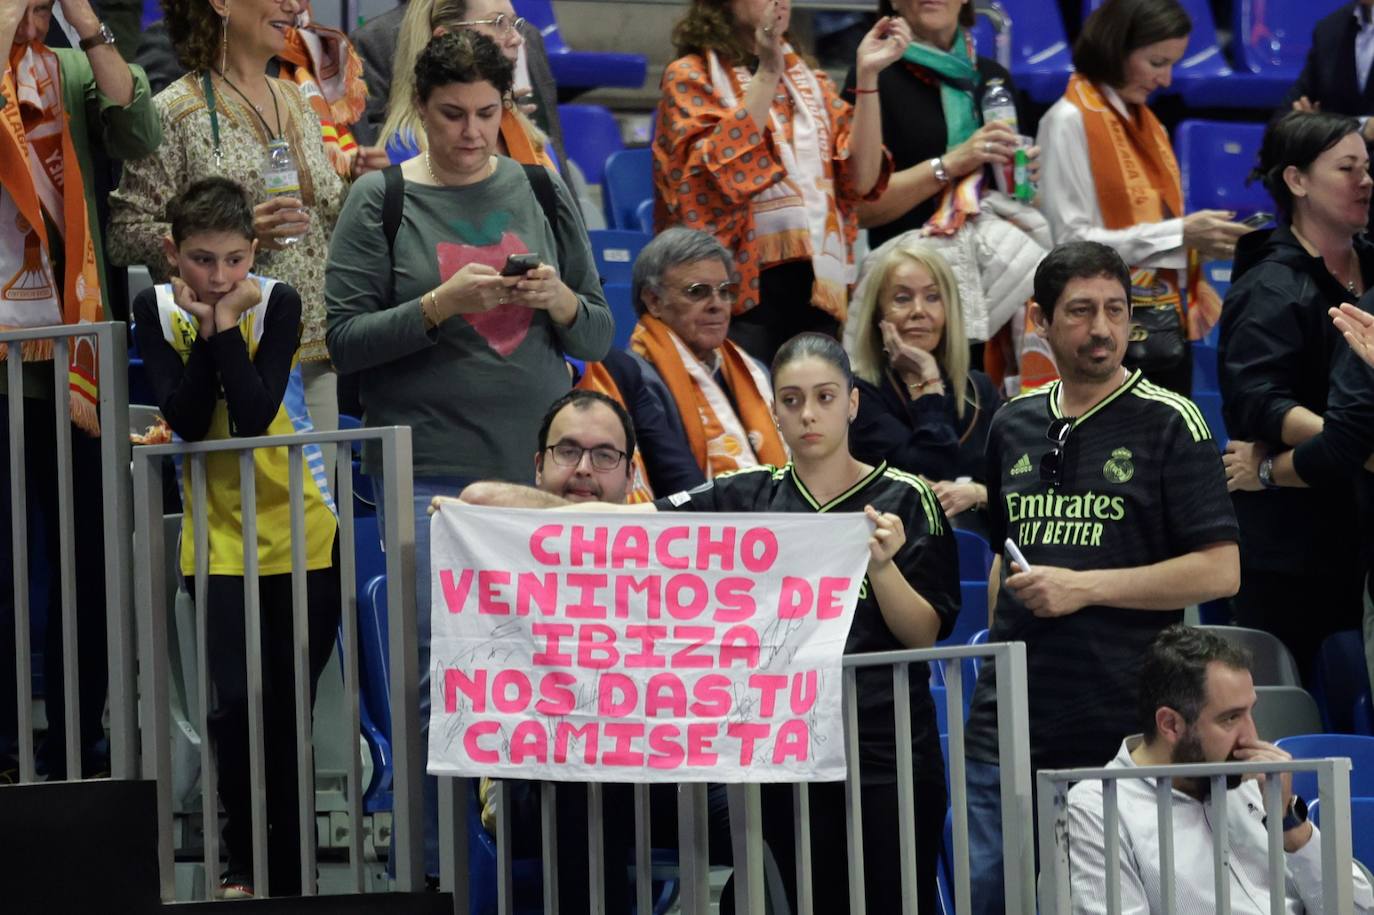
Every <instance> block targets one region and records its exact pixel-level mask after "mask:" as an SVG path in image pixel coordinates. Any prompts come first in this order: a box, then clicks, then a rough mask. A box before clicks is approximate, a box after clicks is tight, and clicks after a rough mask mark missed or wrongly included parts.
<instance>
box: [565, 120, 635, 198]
mask: <svg viewBox="0 0 1374 915" xmlns="http://www.w3.org/2000/svg"><path fill="white" fill-rule="evenodd" d="M558 118H559V120H560V121H562V123H563V148H564V149H566V150H567V152H568V158H569V159H572V160H573V161H574V162H576V163H577V167H578V168H580V169H582V174H583V175H584V176H586V178H587V183H588V184H601V183H602V180H603V176H604V175H605V173H606V160H607V159H609V158H610V157H611V156H613V155H615V154H616V153H618V152H620V151H621V150H622V149H624V148H625V141H624V140H622V139H621V137H620V122H619V121H617V120H616V119H615V115H613V114H611V112H610V111H609V110H608V109H606V108H603V107H601V106H600V105H559V106H558Z"/></svg>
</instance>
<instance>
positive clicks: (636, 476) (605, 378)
mask: <svg viewBox="0 0 1374 915" xmlns="http://www.w3.org/2000/svg"><path fill="white" fill-rule="evenodd" d="M577 386H578V387H579V388H582V389H583V390H584V391H597V392H598V393H601V394H605V395H606V396H607V397H609V398H610V399H611V400H614V401H615V402H616V403H618V404H620V406H621V407H623V408H624V409H625V410H626V411H627V412H628V411H629V409H630V408H629V407H628V406H626V405H625V395H624V394H621V393H620V385H618V384H616V383H615V379H614V378H612V377H611V373H610V372H608V371H606V367H605V366H604V365H602V364H601V363H600V362H588V363H587V368H586V371H584V372H583V373H582V379H581V380H580V381H578V382H577ZM652 501H654V490H653V488H652V487H651V486H650V485H649V470H648V468H647V467H645V466H644V449H643V448H636V449H635V456H634V457H632V458H630V486H629V489H628V490H626V492H625V502H626V503H627V504H629V505H636V504H639V503H642V502H652Z"/></svg>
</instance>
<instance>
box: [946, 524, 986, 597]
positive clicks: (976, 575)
mask: <svg viewBox="0 0 1374 915" xmlns="http://www.w3.org/2000/svg"><path fill="white" fill-rule="evenodd" d="M954 542H955V543H956V544H958V547H959V580H960V581H981V582H983V583H984V584H987V580H988V573H989V572H991V571H992V547H990V546H988V542H987V541H986V540H984V539H983V538H982V536H980V535H979V534H977V533H975V532H973V531H966V530H962V529H960V528H955V529H954Z"/></svg>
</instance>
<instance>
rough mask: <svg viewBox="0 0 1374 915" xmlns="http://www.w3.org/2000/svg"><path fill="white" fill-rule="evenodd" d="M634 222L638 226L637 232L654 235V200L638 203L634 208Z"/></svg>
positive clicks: (649, 199) (650, 198)
mask: <svg viewBox="0 0 1374 915" xmlns="http://www.w3.org/2000/svg"><path fill="white" fill-rule="evenodd" d="M635 221H636V222H637V223H638V224H639V231H641V232H643V233H644V234H645V235H653V234H654V198H652V197H649V198H647V199H645V200H641V201H640V202H639V206H637V207H635Z"/></svg>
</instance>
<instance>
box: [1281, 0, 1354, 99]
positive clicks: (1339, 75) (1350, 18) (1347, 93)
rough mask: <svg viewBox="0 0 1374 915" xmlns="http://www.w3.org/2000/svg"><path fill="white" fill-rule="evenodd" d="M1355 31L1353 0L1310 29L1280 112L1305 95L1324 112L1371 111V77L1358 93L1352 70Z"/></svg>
mask: <svg viewBox="0 0 1374 915" xmlns="http://www.w3.org/2000/svg"><path fill="white" fill-rule="evenodd" d="M1358 32H1359V24H1358V23H1357V22H1356V21H1355V4H1354V3H1347V4H1344V5H1343V6H1342V7H1341V8H1340V9H1338V10H1336V11H1335V12H1334V13H1332V14H1330V15H1329V16H1326V17H1325V18H1323V19H1321V20H1320V21H1318V22H1317V25H1316V28H1314V29H1313V30H1312V47H1311V49H1310V50H1309V51H1308V52H1307V63H1306V64H1305V65H1304V66H1303V68H1302V73H1301V74H1299V75H1298V81H1297V82H1296V83H1294V84H1293V88H1292V89H1290V90H1289V91H1288V97H1287V98H1286V99H1284V102H1283V109H1282V110H1283V111H1287V110H1288V109H1289V108H1291V107H1292V104H1293V102H1294V100H1296V99H1299V98H1301V97H1302V96H1304V95H1305V96H1307V97H1308V98H1309V99H1311V100H1312V101H1313V102H1320V103H1321V107H1322V110H1323V111H1334V112H1336V113H1337V114H1350V115H1364V114H1374V80H1369V81H1368V82H1367V83H1366V84H1365V87H1364V91H1363V92H1361V91H1360V81H1359V79H1358V77H1357V75H1356V73H1355V35H1356V33H1358Z"/></svg>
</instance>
